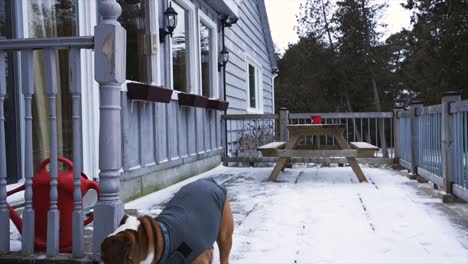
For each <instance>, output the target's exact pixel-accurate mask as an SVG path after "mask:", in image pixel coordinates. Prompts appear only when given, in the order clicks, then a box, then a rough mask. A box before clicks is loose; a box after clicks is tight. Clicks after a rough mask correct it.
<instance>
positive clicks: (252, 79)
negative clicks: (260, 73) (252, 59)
mask: <svg viewBox="0 0 468 264" xmlns="http://www.w3.org/2000/svg"><path fill="white" fill-rule="evenodd" d="M249 106H250V108H256V107H257V77H256V71H255V67H254V66H252V65H250V64H249Z"/></svg>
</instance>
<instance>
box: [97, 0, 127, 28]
mask: <svg viewBox="0 0 468 264" xmlns="http://www.w3.org/2000/svg"><path fill="white" fill-rule="evenodd" d="M99 14H100V15H101V16H102V20H103V21H102V22H101V23H103V24H117V23H118V22H117V19H118V18H119V16H120V15H121V14H122V8H121V7H120V5H119V3H117V2H116V0H101V3H100V5H99Z"/></svg>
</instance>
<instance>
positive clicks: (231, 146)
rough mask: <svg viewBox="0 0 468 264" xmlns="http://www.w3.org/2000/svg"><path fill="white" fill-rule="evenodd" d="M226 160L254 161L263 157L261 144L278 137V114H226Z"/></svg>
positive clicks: (224, 117) (248, 162) (224, 118)
mask: <svg viewBox="0 0 468 264" xmlns="http://www.w3.org/2000/svg"><path fill="white" fill-rule="evenodd" d="M222 118H223V120H224V121H225V122H226V129H227V130H226V131H227V134H226V140H227V148H226V150H227V151H226V152H227V153H226V154H227V155H226V159H225V162H241V163H247V164H250V163H253V162H257V161H259V160H260V159H261V155H260V153H259V152H258V151H257V148H258V147H259V146H262V145H265V144H267V143H270V142H273V141H275V140H277V139H278V136H277V135H278V133H277V130H278V128H277V125H278V118H279V116H278V115H274V114H270V115H268V114H267V115H226V116H223V117H222Z"/></svg>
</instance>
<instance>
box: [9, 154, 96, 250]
mask: <svg viewBox="0 0 468 264" xmlns="http://www.w3.org/2000/svg"><path fill="white" fill-rule="evenodd" d="M58 160H59V161H60V162H63V163H64V164H65V165H67V166H68V168H69V170H68V171H59V172H58V177H57V181H58V185H57V190H58V200H57V205H58V210H59V211H60V234H59V238H60V240H59V250H60V252H71V250H72V213H73V207H74V204H73V180H74V179H73V162H71V161H70V160H68V159H66V158H63V157H58ZM49 163H50V159H47V160H45V161H43V162H42V164H41V167H40V168H39V172H38V173H37V175H35V176H34V177H33V179H32V183H33V186H32V189H33V200H32V204H33V208H34V213H35V214H34V221H35V223H34V248H35V250H36V251H45V249H46V245H47V212H48V211H49V207H50V174H49V172H48V171H47V170H46V166H47V165H48V164H49ZM24 189H25V186H24V185H23V186H20V187H18V188H16V189H14V190H11V191H9V192H8V193H7V195H8V196H9V195H12V194H14V193H17V192H19V191H23V190H24ZM89 190H95V191H96V192H97V194H98V199H99V186H98V183H97V182H95V181H91V180H88V177H86V175H85V174H84V173H81V195H83V196H84V195H85V194H86V193H87V192H88V191H89ZM8 210H9V211H10V218H11V220H12V221H13V223H14V224H15V226H16V228H18V230H19V232H20V233H21V232H22V230H23V221H22V220H21V218H20V216H19V215H18V213H16V212H15V210H14V209H13V208H12V207H11V206H10V205H8ZM92 221H93V214H91V215H90V216H89V217H88V218H86V219H85V220H84V225H87V224H89V223H91V222H92Z"/></svg>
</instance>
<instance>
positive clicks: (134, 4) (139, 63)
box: [117, 0, 149, 83]
mask: <svg viewBox="0 0 468 264" xmlns="http://www.w3.org/2000/svg"><path fill="white" fill-rule="evenodd" d="M117 2H118V3H119V4H120V6H121V7H122V14H121V15H120V17H119V19H118V21H119V22H120V24H121V25H122V27H124V28H125V29H126V30H127V73H126V79H127V80H133V81H139V82H144V83H147V82H149V80H148V71H147V70H148V67H147V56H146V55H145V33H146V22H145V19H146V18H145V13H146V10H145V9H146V3H145V2H146V1H127V0H117Z"/></svg>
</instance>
